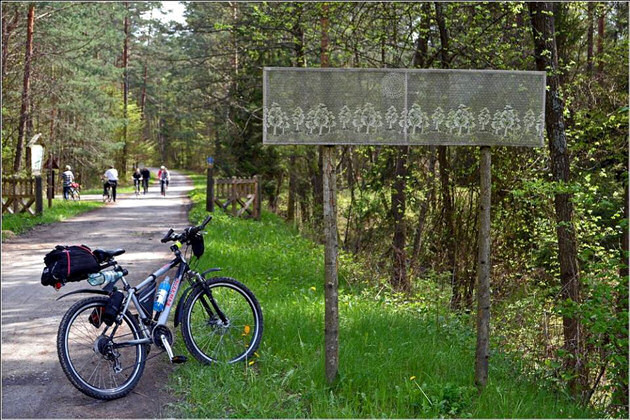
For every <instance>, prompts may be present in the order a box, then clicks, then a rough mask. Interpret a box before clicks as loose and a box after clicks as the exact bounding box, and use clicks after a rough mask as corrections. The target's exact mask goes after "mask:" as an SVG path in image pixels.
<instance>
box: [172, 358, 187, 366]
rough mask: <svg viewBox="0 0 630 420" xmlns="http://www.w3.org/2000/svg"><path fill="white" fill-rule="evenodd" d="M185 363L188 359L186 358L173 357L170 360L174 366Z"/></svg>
mask: <svg viewBox="0 0 630 420" xmlns="http://www.w3.org/2000/svg"><path fill="white" fill-rule="evenodd" d="M187 361H188V358H187V357H186V356H173V357H172V358H171V363H174V364H181V363H186V362H187Z"/></svg>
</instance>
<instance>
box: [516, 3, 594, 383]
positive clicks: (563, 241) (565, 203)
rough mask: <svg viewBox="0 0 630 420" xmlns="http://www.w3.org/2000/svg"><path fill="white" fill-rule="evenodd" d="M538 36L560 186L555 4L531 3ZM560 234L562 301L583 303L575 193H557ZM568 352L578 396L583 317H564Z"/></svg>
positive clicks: (565, 177)
mask: <svg viewBox="0 0 630 420" xmlns="http://www.w3.org/2000/svg"><path fill="white" fill-rule="evenodd" d="M528 6H529V12H530V15H531V22H532V30H533V35H534V50H535V57H536V67H537V69H538V70H540V71H548V73H547V85H548V86H547V95H546V97H545V126H546V130H547V138H548V139H549V151H550V154H551V170H552V175H553V181H554V182H557V183H559V184H565V183H568V182H569V180H570V170H569V168H570V165H569V151H568V149H567V138H566V133H565V128H564V127H565V124H564V117H563V115H562V114H563V111H564V103H563V101H562V98H561V97H560V92H559V87H560V82H559V77H558V53H557V49H556V41H555V26H554V17H553V13H552V7H553V5H552V4H551V3H548V2H535V3H528ZM554 201H555V210H556V219H557V225H556V233H557V236H558V258H559V262H560V277H561V278H560V280H561V284H562V293H561V298H562V301H572V302H575V303H578V304H579V303H580V274H579V268H578V260H577V241H576V237H575V229H574V225H573V203H572V202H571V194H568V193H555V198H554ZM562 324H563V334H564V349H565V350H566V351H567V352H568V354H569V357H567V358H566V362H565V363H566V368H567V370H568V371H569V372H570V373H571V374H575V376H574V377H573V379H571V380H570V382H569V386H570V389H571V390H572V392H573V393H574V394H575V395H580V394H582V393H583V392H584V391H585V390H586V389H588V374H587V368H586V360H584V356H585V354H584V339H583V334H582V331H581V325H580V320H579V316H577V315H575V314H570V315H564V316H563V318H562Z"/></svg>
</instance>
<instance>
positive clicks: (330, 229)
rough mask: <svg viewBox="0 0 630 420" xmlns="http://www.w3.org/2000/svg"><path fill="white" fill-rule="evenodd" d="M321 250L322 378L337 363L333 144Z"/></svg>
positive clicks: (328, 151) (327, 150) (327, 153)
mask: <svg viewBox="0 0 630 420" xmlns="http://www.w3.org/2000/svg"><path fill="white" fill-rule="evenodd" d="M323 157H324V174H323V184H324V236H325V238H326V243H325V251H324V269H325V287H324V294H325V307H326V308H325V319H324V327H325V328H324V338H325V347H326V380H327V381H328V383H329V384H331V383H333V382H334V381H335V379H336V378H337V371H338V366H339V303H338V299H339V295H338V290H337V289H338V279H337V252H338V243H337V176H336V173H335V167H336V165H335V147H334V146H324V150H323Z"/></svg>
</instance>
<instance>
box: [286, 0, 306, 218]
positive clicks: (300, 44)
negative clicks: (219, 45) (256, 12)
mask: <svg viewBox="0 0 630 420" xmlns="http://www.w3.org/2000/svg"><path fill="white" fill-rule="evenodd" d="M301 18H302V6H301V4H299V3H298V4H296V19H295V22H294V24H293V28H292V34H293V51H294V53H295V65H296V67H306V58H305V54H304V29H303V28H302V22H301ZM297 177H298V170H297V167H296V148H295V146H291V155H290V157H289V199H288V203H287V220H288V221H290V222H294V221H295V209H296V199H295V198H296V196H297V183H298V182H297Z"/></svg>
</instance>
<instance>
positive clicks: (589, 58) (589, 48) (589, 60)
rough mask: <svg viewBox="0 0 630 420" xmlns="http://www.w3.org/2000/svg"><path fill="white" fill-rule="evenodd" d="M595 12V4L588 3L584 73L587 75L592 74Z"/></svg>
mask: <svg viewBox="0 0 630 420" xmlns="http://www.w3.org/2000/svg"><path fill="white" fill-rule="evenodd" d="M594 10H595V3H593V2H589V3H588V12H587V16H588V18H587V25H588V30H587V32H586V72H587V73H588V75H589V76H590V75H592V74H593V23H594V21H593V11H594Z"/></svg>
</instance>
